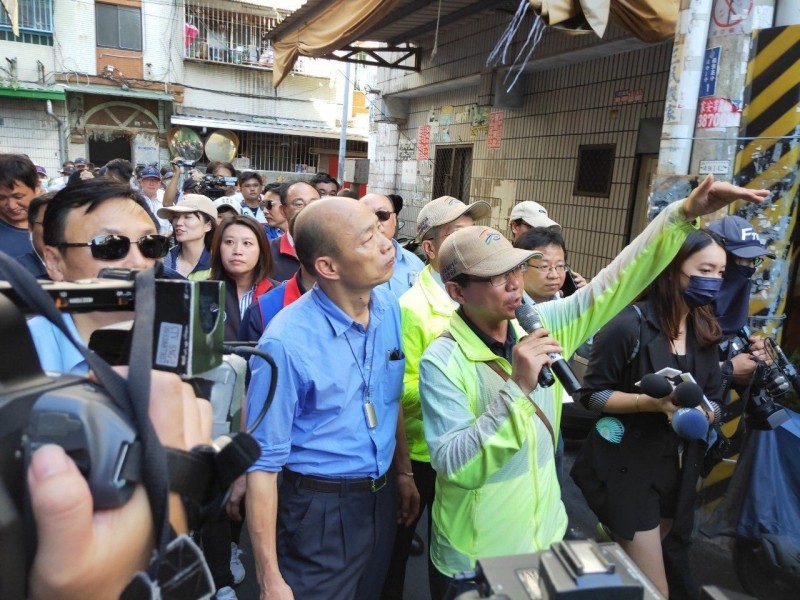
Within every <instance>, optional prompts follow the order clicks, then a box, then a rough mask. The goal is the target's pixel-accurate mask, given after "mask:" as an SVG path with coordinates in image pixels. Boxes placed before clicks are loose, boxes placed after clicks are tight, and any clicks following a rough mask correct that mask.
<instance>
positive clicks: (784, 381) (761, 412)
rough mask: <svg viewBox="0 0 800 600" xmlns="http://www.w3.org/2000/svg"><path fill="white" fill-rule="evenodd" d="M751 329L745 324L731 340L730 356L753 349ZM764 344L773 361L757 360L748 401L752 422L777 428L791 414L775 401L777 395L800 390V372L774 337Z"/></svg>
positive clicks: (769, 427)
mask: <svg viewBox="0 0 800 600" xmlns="http://www.w3.org/2000/svg"><path fill="white" fill-rule="evenodd" d="M750 335H751V331H750V329H749V328H748V327H743V328H742V329H741V330H740V331H739V332H738V333H737V334H736V335H735V336H733V337H732V338H731V339H730V340H729V341H728V344H729V356H731V357H733V356H736V355H737V354H741V353H742V352H749V350H750ZM764 348H765V349H766V351H767V354H768V355H769V357H770V359H771V364H768V363H767V362H765V361H762V360H758V361H756V362H757V364H756V370H755V373H754V374H753V380H752V383H751V385H750V401H749V402H748V403H747V408H746V411H747V416H748V425H749V426H750V427H752V428H755V429H774V428H775V427H777V426H778V425H780V424H781V423H783V422H784V421H786V420H787V419H788V418H789V415H788V414H787V413H786V410H785V409H784V408H783V407H782V406H780V405H779V404H776V403H775V399H776V398H779V397H781V396H783V395H784V394H786V393H787V392H788V391H789V390H790V389H792V388H794V390H795V392H796V393H797V394H800V374H798V372H797V368H795V366H794V365H793V364H792V362H791V361H790V360H789V359H788V357H787V356H786V354H785V353H784V351H783V349H781V347H780V346H779V345H778V343H777V342H776V341H775V340H774V339H773V338H765V339H764Z"/></svg>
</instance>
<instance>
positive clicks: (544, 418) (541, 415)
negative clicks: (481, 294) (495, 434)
mask: <svg viewBox="0 0 800 600" xmlns="http://www.w3.org/2000/svg"><path fill="white" fill-rule="evenodd" d="M439 337H442V338H446V339H448V340H453V341H454V342H455V338H454V337H453V334H452V333H450V332H449V331H447V330H444V331H443V332H442V333H440V334H439ZM483 364H485V365H486V366H487V367H489V368H490V369H491V370H492V371H494V372H495V373H497V374H498V375H499V376H500V377H501V378H502V379H503V381H508V380H509V379H510V378H511V376H510V375H509V374H508V373H506V372H505V371H504V370H503V368H502V367H501V366H500V365H499V364H497V362H496V361H493V360H489V361H485V362H484V363H483ZM528 400H530V402H531V404H533V408H534V410H535V411H536V416H537V417H539V420H540V421H541V422H542V423H544V426H545V427H546V428H547V432H548V433H549V434H550V439H551V440H552V442H553V447H555V443H556V436H555V434H554V433H553V426H552V425H551V424H550V419H548V418H547V415H546V414H544V411H543V410H542V409H541V408H539V405H538V404H536V402H534V401H533V399H532V398H530V397H528Z"/></svg>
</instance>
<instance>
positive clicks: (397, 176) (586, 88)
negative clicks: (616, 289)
mask: <svg viewBox="0 0 800 600" xmlns="http://www.w3.org/2000/svg"><path fill="white" fill-rule="evenodd" d="M506 20H507V18H506ZM500 31H502V27H500V26H495V25H493V23H492V20H491V19H486V20H485V21H482V22H478V23H475V24H468V25H467V26H465V27H464V28H463V31H461V32H460V34H463V35H459V37H458V38H457V39H447V36H445V41H444V43H443V42H442V39H441V37H440V45H439V55H437V57H436V60H435V62H436V64H435V65H431V64H427V61H426V68H424V69H423V71H422V73H419V74H412V75H408V74H393V75H392V74H389V76H390V77H391V78H390V79H386V80H383V81H379V82H378V86H379V87H380V88H381V89H382V91H383V92H384V94H385V93H386V91H387V90H394V91H395V92H397V91H400V90H402V89H408V88H407V87H406V86H407V85H408V84H409V83H411V82H412V81H416V82H417V84H418V85H429V84H434V83H437V78H443V79H444V80H446V79H448V78H452V77H466V76H468V75H469V74H470V72H469V70H462V69H461V68H460V67H459V68H457V67H456V65H457V64H458V61H457V60H454V61H453V62H452V66H448V65H449V64H450V62H449V61H448V60H447V58H446V57H458V58H462V59H464V60H465V61H466V62H467V63H468V64H470V65H471V66H472V69H473V73H479V72H480V71H481V70H485V67H484V64H485V60H486V56H487V55H488V53H489V51H490V50H491V47H492V45H493V43H494V40H496V39H497V37H498V36H499V33H500ZM453 35H455V34H451V37H452V36H453ZM611 35H612V37H613V36H614V35H617V34H615V33H613V32H611ZM564 38H566V41H565V39H564ZM570 40H571V41H570ZM591 43H593V40H592V39H591V36H582V37H578V38H574V37H569V36H564V35H562V34H558V33H556V32H549V33H548V34H547V35H545V37H544V38H543V40H542V43H541V45H540V47H539V49H537V53H536V55H535V56H538V57H541V56H543V55H550V56H552V55H558V54H559V53H561V52H565V51H566V50H567V49H568V48H571V47H573V46H572V45H575V47H576V48H584V47H588V46H590V45H591ZM670 56H671V45H670V44H668V43H667V44H659V45H653V46H646V47H644V48H642V49H639V50H635V51H630V52H625V53H620V54H612V55H610V56H606V57H602V58H594V59H592V58H591V57H589V58H587V59H586V60H585V62H580V63H578V64H573V65H570V66H565V67H560V68H552V69H548V70H543V71H539V72H534V73H528V74H526V75H525V76H524V77H523V79H521V80H520V83H519V84H518V85H523V86H524V103H523V106H522V108H521V109H519V110H510V109H505V110H503V117H504V127H503V135H502V142H501V147H500V149H497V150H492V149H489V148H488V146H487V132H486V130H485V129H484V130H478V131H475V130H474V129H473V128H472V125H471V123H470V122H465V123H459V122H458V121H459V120H460V119H459V118H458V116H459V113H462V114H463V113H465V112H466V111H468V110H469V109H470V107H472V106H473V105H475V104H476V103H478V101H479V97H478V95H479V87H478V85H476V84H473V85H468V86H466V87H462V88H461V89H455V90H453V91H447V92H442V93H437V94H431V95H427V96H423V97H418V98H411V99H409V114H408V120H407V122H405V123H403V124H401V125H400V126H397V125H392V124H386V123H379V124H376V125H375V126H374V135H373V138H372V140H371V141H372V142H373V145H375V146H376V148H374V149H373V148H371V150H370V152H371V154H372V159H373V164H372V165H371V169H372V173H371V182H370V187H371V188H375V189H378V188H380V189H385V190H386V191H391V190H397V191H398V193H400V194H401V195H403V196H404V197H405V198H407V200H406V207H407V208H404V210H403V213H402V215H401V217H402V219H403V220H405V221H406V226H405V228H404V229H403V230H402V233H403V234H405V235H409V236H411V235H413V232H414V230H415V226H416V216H417V214H418V212H419V209H420V208H421V207H422V206H423V205H424V204H425V202H427V201H428V200H429V199H430V198H431V195H432V193H433V174H434V172H435V171H434V163H435V156H436V148H437V147H441V146H448V145H455V144H466V145H471V147H472V171H471V186H470V197H469V200H470V201H475V200H487V201H489V202H490V203H491V204H492V206H493V207H494V211H493V216H492V225H493V226H495V227H498V228H500V229H501V230H505V229H506V227H507V225H508V220H507V219H508V212H509V211H510V207H511V206H513V204H514V202H519V201H522V200H537V201H539V202H541V203H542V204H543V205H545V206H546V207H547V208H548V210H549V211H550V216H551V217H553V218H554V219H555V220H556V221H558V222H559V223H560V224H561V225H562V226H563V227H564V235H565V239H566V241H567V247H568V249H569V254H570V262H571V263H572V265H573V267H574V268H575V269H576V270H577V271H579V272H580V273H582V274H585V275H587V276H592V275H594V274H595V273H597V271H599V270H600V269H601V268H602V267H604V266H605V265H606V264H607V263H608V262H609V261H610V260H611V259H612V258H613V257H614V256H616V254H617V253H618V252H619V251H620V250H621V249H622V248H623V247H624V246H625V245H626V243H627V241H628V240H627V233H628V231H627V223H628V219H629V212H630V209H631V207H632V202H633V189H634V184H635V180H636V177H637V158H636V141H637V132H638V128H639V123H640V121H641V120H642V119H645V118H660V117H661V116H662V115H663V109H664V97H665V93H666V83H667V73H668V69H669V65H670ZM383 74H384V76H386V74H387V73H386V72H385V71H384V72H383ZM441 80H442V79H438V81H441ZM626 90H630V91H641V98H640V99H638V98H636V99H635V100H634V101H633V102H631V103H626V102H620V100H619V98H617V100H616V101H615V93H616V92H622V91H626ZM627 100H630V97H629V98H628V99H627ZM443 106H452V107H453V113H454V114H455V115H456V119H455V122H454V124H452V125H449V126H448V127H447V128H446V130H447V135H446V136H444V135H443V134H442V127H441V125H440V126H439V131H440V133H439V137H438V140H437V138H433V139H432V141H431V145H430V159H429V160H427V161H422V160H418V161H417V162H416V169H417V177H416V178H415V181H414V183H404V181H410V179H409V178H408V177H406V178H405V179H404V178H403V176H402V158H403V157H402V154H403V145H404V144H406V146H408V144H411V143H414V142H416V141H417V136H418V132H419V127H420V126H421V125H423V124H426V123H428V122H429V121H431V120H433V122H434V123H435V122H438V121H439V119H440V115H441V108H442V107H443ZM490 110H502V109H490ZM376 141H377V142H378V143H377V144H375V142H376ZM585 144H615V145H616V148H615V163H614V172H613V179H612V186H611V193H610V196H609V197H608V198H596V197H588V196H574V195H573V193H572V190H573V183H574V178H575V172H576V166H577V157H578V147H579V146H580V145H585ZM398 156H399V158H398ZM406 157H407V154H406ZM413 158H414V159H416V158H417V157H416V155H415V156H414V157H413ZM407 167H408V164H407Z"/></svg>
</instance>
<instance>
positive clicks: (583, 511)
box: [236, 443, 743, 600]
mask: <svg viewBox="0 0 800 600" xmlns="http://www.w3.org/2000/svg"><path fill="white" fill-rule="evenodd" d="M578 448H579V445H576V444H574V443H568V444H567V451H566V455H565V461H564V470H565V472H566V473H568V472H569V469H570V468H571V467H572V463H573V462H574V460H575V456H576V453H577V449H578ZM566 479H567V481H566V482H565V485H564V487H563V490H562V494H563V498H564V503H565V504H566V507H567V514H568V516H569V526H570V527H572V528H578V529H581V530H582V531H584V532H585V533H586V534H587V535H589V536H593V535H594V531H595V525H596V523H597V519H596V517H595V516H594V513H592V512H591V511H590V510H589V507H588V506H586V502H585V501H584V499H583V496H582V495H581V493H580V491H579V490H578V488H577V487H576V486H575V484H573V483H572V480H571V479H569V477H567V478H566ZM703 518H704V517H703V516H702V515H700V514H699V513H698V519H697V520H698V522H700V520H701V519H703ZM420 522H421V523H424V519H423V520H422V521H420ZM420 529H422V530H424V528H423V527H421V528H420ZM419 533H420V534H422V535H423V537H425V536H424V534H425V533H426V532H425V531H420V532H419ZM241 547H242V550H243V554H242V562H243V563H244V566H245V570H246V572H247V575H246V577H245V580H244V582H242V584H241V585H239V586H238V587H237V588H236V593H237V596H238V597H239V600H258V586H257V582H256V577H255V567H254V565H253V558H252V551H251V549H250V546H249V540H248V539H247V533H246V530H245V532H244V533H243V539H242V546H241ZM692 560H693V567H694V571H695V577H696V578H697V581H698V583H700V584H701V585H716V586H719V587H721V588H725V589H728V590H732V591H736V592H739V593H743V591H742V588H741V586H740V585H739V582H738V580H737V579H736V575H735V573H734V571H733V563H732V560H731V552H730V548H729V544H728V541H727V539H725V538H717V539H712V540H709V539H707V538H705V537H704V536H702V535H701V534H697V536H696V538H695V543H694V546H693V549H692ZM404 599H405V600H430V595H429V593H428V573H427V564H426V560H425V557H424V556H418V557H411V558H410V559H409V562H408V567H407V573H406V586H405V591H404ZM297 600H302V599H297ZM376 600H377V599H376Z"/></svg>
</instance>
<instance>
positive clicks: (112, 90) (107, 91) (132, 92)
mask: <svg viewBox="0 0 800 600" xmlns="http://www.w3.org/2000/svg"><path fill="white" fill-rule="evenodd" d="M64 89H65V90H66V91H67V92H69V93H71V94H98V95H100V96H119V97H121V98H139V99H140V100H165V101H167V102H173V101H174V100H175V98H174V97H173V96H172V94H167V93H165V92H157V91H155V90H143V89H137V88H129V89H127V90H124V89H122V88H121V87H119V86H115V85H97V84H94V83H87V84H85V85H80V84H70V85H66V86H64Z"/></svg>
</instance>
